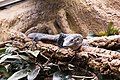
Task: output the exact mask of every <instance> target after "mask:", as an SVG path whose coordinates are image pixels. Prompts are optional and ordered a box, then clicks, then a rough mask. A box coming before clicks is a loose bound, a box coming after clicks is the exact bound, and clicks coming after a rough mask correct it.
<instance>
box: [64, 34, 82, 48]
mask: <svg viewBox="0 0 120 80" xmlns="http://www.w3.org/2000/svg"><path fill="white" fill-rule="evenodd" d="M82 41H83V37H82V35H80V34H71V35H69V36H67V37H65V38H64V42H63V45H62V46H63V47H70V48H72V49H73V50H76V49H78V48H79V47H80V46H81V45H82Z"/></svg>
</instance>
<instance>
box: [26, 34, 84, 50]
mask: <svg viewBox="0 0 120 80" xmlns="http://www.w3.org/2000/svg"><path fill="white" fill-rule="evenodd" d="M28 37H29V38H30V39H32V40H34V41H53V42H55V43H57V45H58V46H59V47H69V48H72V49H73V50H76V49H78V48H79V47H80V46H81V45H82V41H83V37H82V35H80V34H64V33H61V34H57V35H50V34H43V33H30V34H29V35H28Z"/></svg>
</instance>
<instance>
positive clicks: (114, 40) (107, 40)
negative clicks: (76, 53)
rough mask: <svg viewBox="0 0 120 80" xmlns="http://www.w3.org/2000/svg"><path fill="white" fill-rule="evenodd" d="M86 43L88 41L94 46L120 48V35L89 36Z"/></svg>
mask: <svg viewBox="0 0 120 80" xmlns="http://www.w3.org/2000/svg"><path fill="white" fill-rule="evenodd" d="M85 43H88V44H89V45H90V46H94V47H100V48H105V49H110V50H119V49H120V35H113V36H103V37H91V38H88V39H87V41H86V42H85Z"/></svg>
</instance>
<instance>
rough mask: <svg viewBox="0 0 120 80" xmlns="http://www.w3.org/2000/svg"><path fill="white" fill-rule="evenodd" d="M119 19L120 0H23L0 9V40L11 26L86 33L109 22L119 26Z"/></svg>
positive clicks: (22, 28)
mask: <svg viewBox="0 0 120 80" xmlns="http://www.w3.org/2000/svg"><path fill="white" fill-rule="evenodd" d="M119 19H120V1H119V0H26V1H24V2H22V3H20V4H17V5H14V6H12V7H8V9H4V10H1V11H0V40H2V41H3V40H6V39H7V36H9V35H8V34H9V33H8V31H9V30H10V29H14V30H17V31H21V32H23V33H26V34H29V33H30V32H44V33H50V34H57V33H60V32H64V33H81V34H82V35H83V36H86V35H88V33H90V32H93V33H98V32H100V31H105V30H106V29H107V25H108V23H109V22H110V21H112V22H114V25H115V26H116V27H117V28H120V25H119V24H120V20H119ZM3 34H4V35H3Z"/></svg>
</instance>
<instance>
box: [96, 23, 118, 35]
mask: <svg viewBox="0 0 120 80" xmlns="http://www.w3.org/2000/svg"><path fill="white" fill-rule="evenodd" d="M119 33H120V30H119V29H117V28H115V27H114V26H113V22H109V24H108V27H107V30H106V31H100V32H99V33H98V36H110V35H118V34H119Z"/></svg>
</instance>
